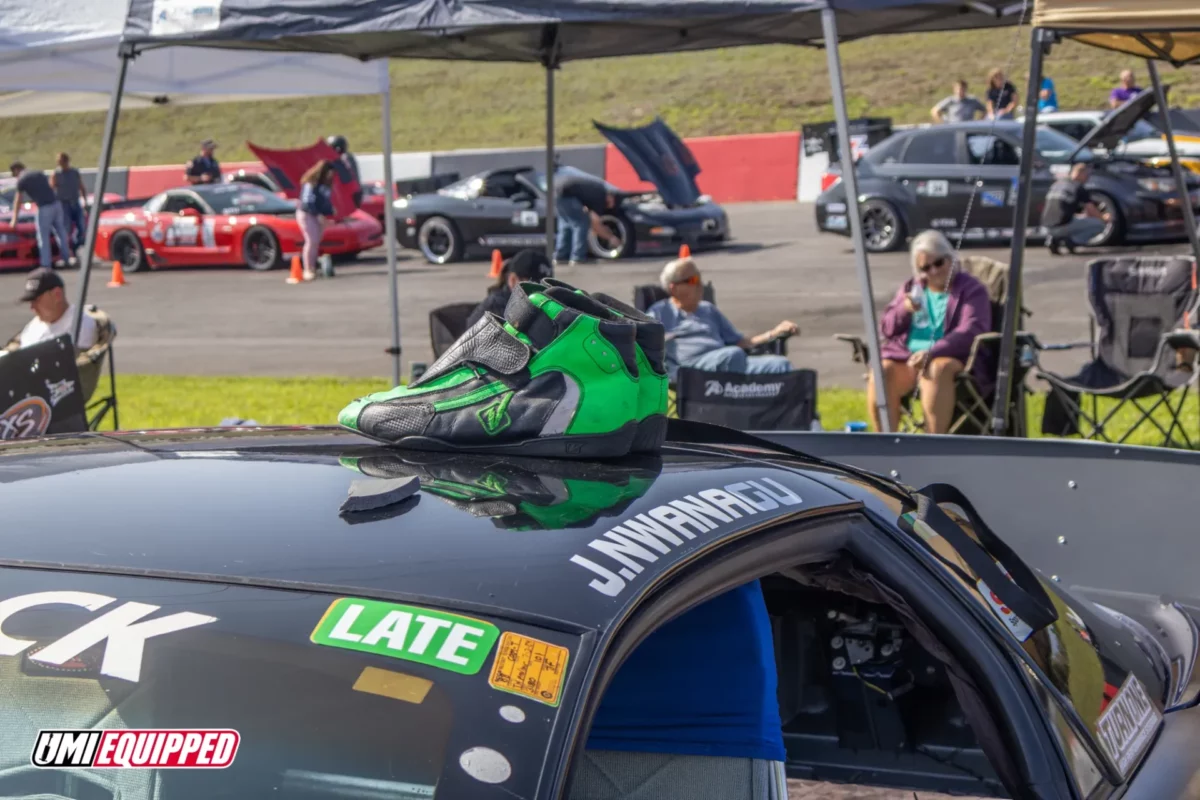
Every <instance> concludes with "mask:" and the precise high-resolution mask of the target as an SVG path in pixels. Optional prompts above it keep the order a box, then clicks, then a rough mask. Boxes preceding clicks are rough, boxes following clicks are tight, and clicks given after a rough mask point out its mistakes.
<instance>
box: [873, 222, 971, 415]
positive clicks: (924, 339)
mask: <svg viewBox="0 0 1200 800" xmlns="http://www.w3.org/2000/svg"><path fill="white" fill-rule="evenodd" d="M911 251H912V266H913V277H911V278H909V279H908V280H907V281H905V282H904V285H903V286H901V287H900V291H898V292H896V297H895V298H894V299H893V300H892V302H891V303H889V304H888V307H887V310H886V311H884V312H883V318H882V319H881V320H880V322H879V333H880V337H881V340H880V350H881V351H882V352H881V355H882V356H883V380H884V385H885V386H886V387H887V404H888V423H889V428H888V430H891V431H895V430H896V427H897V426H898V425H899V422H900V400H901V398H903V397H904V396H905V395H907V394H910V393H911V392H912V391H913V390H914V389H916V388H917V387H918V386H919V387H920V389H921V407H922V409H923V410H924V412H925V430H926V431H927V432H929V433H945V432H946V431H947V430H949V429H950V424H951V422H952V417H953V415H954V394H955V376H957V375H958V374H959V373H960V372H962V371H963V369H964V368H965V366H964V365H965V364H966V362H967V358H968V357H969V356H970V353H971V344H972V343H973V342H974V341H975V337H976V336H978V335H979V334H981V333H985V332H987V331H989V330H991V329H992V306H991V302H990V300H989V299H988V292H987V288H986V287H985V286H984V285H983V283H982V282H980V280H979V279H978V278H975V277H974V276H972V275H969V274H968V273H966V272H964V271H963V270H962V269H960V268H959V263H958V255H957V254H956V253H955V252H954V247H953V245H951V244H950V240H949V239H947V238H946V236H945V235H944V234H943V233H942V232H941V231H933V230H930V231H925V232H924V233H920V234H917V236H916V237H914V238H913V241H912V248H911ZM984 361H986V359H984V358H978V357H977V358H976V359H975V367H974V371H975V374H976V378H977V379H978V380H979V382H980V384H981V385H982V384H983V383H985V382H986V381H987V380H988V379H989V375H990V373H989V371H988V368H987V365H985V364H984V363H983V362H984ZM867 413H868V414H870V415H871V419H872V421H873V422H874V423H875V430H880V424H879V422H880V421H879V410H878V408H876V406H875V378H874V375H873V374H872V375H871V376H870V378H869V380H868V384H867Z"/></svg>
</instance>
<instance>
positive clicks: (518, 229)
mask: <svg viewBox="0 0 1200 800" xmlns="http://www.w3.org/2000/svg"><path fill="white" fill-rule="evenodd" d="M595 125H596V128H597V129H598V130H599V131H600V132H601V133H603V134H604V136H605V137H606V138H607V139H608V140H609V141H610V142H612V143H613V144H614V145H615V146H616V147H617V149H618V150H619V151H620V152H621V153H622V154H623V155H624V156H625V158H626V159H628V160H629V162H630V164H632V165H633V167H634V169H635V170H636V172H637V174H638V176H639V177H640V178H641V179H642V180H644V181H646V182H647V183H650V184H652V185H653V186H654V191H625V190H622V189H620V188H618V187H616V186H613V185H611V184H609V183H607V182H605V181H603V180H602V179H600V178H597V177H595V176H588V177H591V178H592V179H594V180H596V181H599V182H601V183H604V184H605V186H606V188H607V190H608V191H609V192H610V193H611V194H613V195H615V196H616V197H617V204H616V207H615V208H612V209H610V210H608V211H606V212H605V213H603V214H601V215H600V217H601V221H602V222H603V223H604V225H605V226H606V227H607V228H608V230H609V231H610V232H611V233H612V235H613V236H614V237H615V240H616V244H612V243H607V242H601V241H599V238H598V237H597V236H596V235H595V234H594V233H592V234H591V235H590V236H589V246H590V248H591V252H592V254H593V255H594V256H596V257H597V258H601V259H610V260H611V259H618V258H627V257H629V256H632V255H634V254H635V253H641V254H657V253H667V252H671V251H676V250H678V248H679V246H680V245H682V244H687V245H688V246H689V247H690V248H691V249H693V250H697V249H704V248H706V247H713V246H719V245H720V244H722V243H723V242H725V240H726V239H728V238H729V235H730V231H729V218H728V217H727V215H726V214H725V210H724V209H723V208H721V206H719V205H717V204H716V203H714V202H712V200H711V198H709V197H707V196H705V195H702V194H701V193H700V189H699V187H698V186H697V185H696V176H697V175H699V174H700V167H699V165H698V164H697V163H696V160H695V158H694V157H693V156H692V154H691V152H690V151H689V150H688V148H687V146H686V145H685V144H684V143H683V142H682V141H681V140H680V139H679V138H678V137H677V136H676V135H675V134H674V132H672V131H671V129H670V128H668V127H667V126H666V124H665V123H663V122H662V121H661V120H656V121H655V122H653V123H651V124H650V125H646V126H644V127H641V128H632V129H617V128H609V127H607V126H604V125H601V124H599V123H595ZM569 175H586V173H583V172H582V171H581V170H578V169H576V168H574V167H571V166H559V167H558V168H557V171H556V178H562V177H566V176H569ZM395 214H396V235H397V236H398V237H399V240H400V244H401V245H402V246H404V247H406V248H409V249H413V250H417V251H419V252H420V253H421V255H422V256H424V258H425V260H427V261H428V262H430V263H431V264H449V263H452V262H455V261H459V260H462V259H464V258H470V257H480V256H485V255H486V254H487V253H489V252H490V251H492V250H499V251H501V253H510V252H515V251H517V250H520V249H523V248H527V247H544V246H545V243H546V233H545V228H546V176H545V172H544V170H539V169H537V168H535V167H532V166H522V167H516V168H501V169H491V170H486V171H484V172H480V173H478V174H475V175H471V176H469V177H467V178H464V179H462V180H460V181H457V182H455V183H453V184H451V185H449V186H445V187H443V188H442V189H439V190H438V191H437V192H434V193H429V194H416V195H411V196H409V197H403V198H400V199H398V200H397V201H396V203H395Z"/></svg>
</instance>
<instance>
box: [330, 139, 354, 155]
mask: <svg viewBox="0 0 1200 800" xmlns="http://www.w3.org/2000/svg"><path fill="white" fill-rule="evenodd" d="M325 143H326V144H328V145H329V146H330V147H332V148H333V149H334V150H337V151H338V154H339V155H344V154H345V152H346V151H347V150H349V149H350V145H349V144H347V143H346V137H345V136H342V135H341V134H338V135H337V136H330V137H329V138H328V139H326V140H325Z"/></svg>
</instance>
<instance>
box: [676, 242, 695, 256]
mask: <svg viewBox="0 0 1200 800" xmlns="http://www.w3.org/2000/svg"><path fill="white" fill-rule="evenodd" d="M679 257H680V258H691V257H692V248H690V247H688V246H687V245H686V244H683V245H680V246H679Z"/></svg>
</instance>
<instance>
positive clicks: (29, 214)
mask: <svg viewBox="0 0 1200 800" xmlns="http://www.w3.org/2000/svg"><path fill="white" fill-rule="evenodd" d="M13 195H14V190H13V189H12V188H11V187H9V188H4V189H0V270H10V269H11V270H18V269H33V268H34V267H36V266H37V265H38V263H39V259H38V244H37V225H36V224H35V219H36V214H37V210H36V209H35V208H34V206H33V203H29V202H26V203H22V204H21V213H20V216H19V217H18V218H17V227H16V228H14V227H13V226H12V225H11V222H12V201H13ZM121 199H122V198H121V196H120V195H118V194H112V193H105V195H104V202H105V204H108V203H117V202H120V201H121ZM88 200H89V202H90V201H91V200H92V198H91V197H89V198H88ZM53 255H54V258H55V259H57V258H59V253H58V246H57V244H55V246H54V254H53Z"/></svg>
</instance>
